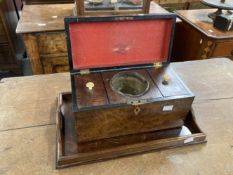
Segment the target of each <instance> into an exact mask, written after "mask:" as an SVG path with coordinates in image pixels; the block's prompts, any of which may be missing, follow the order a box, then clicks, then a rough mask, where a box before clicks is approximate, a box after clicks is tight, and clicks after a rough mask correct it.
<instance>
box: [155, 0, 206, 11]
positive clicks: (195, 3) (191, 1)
mask: <svg viewBox="0 0 233 175" xmlns="http://www.w3.org/2000/svg"><path fill="white" fill-rule="evenodd" d="M153 1H154V2H156V3H158V4H159V5H161V6H162V7H163V8H165V9H166V10H169V11H173V10H187V9H196V8H198V9H200V8H205V7H206V6H205V5H203V4H201V3H200V0H153Z"/></svg>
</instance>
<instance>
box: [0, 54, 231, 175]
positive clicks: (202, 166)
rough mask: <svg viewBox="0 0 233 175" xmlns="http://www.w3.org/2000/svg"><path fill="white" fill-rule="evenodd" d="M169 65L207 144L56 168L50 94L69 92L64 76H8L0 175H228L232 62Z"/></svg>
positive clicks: (1, 87)
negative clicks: (190, 99)
mask: <svg viewBox="0 0 233 175" xmlns="http://www.w3.org/2000/svg"><path fill="white" fill-rule="evenodd" d="M172 66H173V68H174V69H175V70H176V72H177V73H178V74H179V75H180V76H181V77H182V79H183V80H184V81H185V82H186V84H187V85H188V86H189V88H190V89H191V90H192V91H193V92H194V94H195V95H196V99H195V101H194V104H193V109H194V113H195V115H196V117H197V122H198V124H199V125H200V126H201V128H202V129H203V131H204V132H205V133H206V134H207V140H208V142H207V144H202V145H193V146H187V147H182V148H175V149H169V150H163V151H159V152H152V153H147V154H141V155H136V156H131V157H126V158H119V159H114V160H109V161H105V162H100V163H94V164H89V165H83V166H78V167H72V168H67V169H62V170H56V169H55V147H56V146H55V145H56V144H55V143H56V139H55V137H56V127H55V114H56V108H57V101H56V98H57V96H58V93H59V92H62V91H70V80H69V74H68V73H59V74H50V75H37V76H30V77H20V78H9V79H3V80H2V81H1V83H0V93H1V94H2V95H1V96H0V110H1V113H0V153H1V159H0V174H1V175H5V174H8V175H11V174H12V175H18V174H19V175H21V174H25V175H26V174H43V175H46V174H49V175H51V174H59V175H63V174H64V175H65V174H93V175H95V174H102V175H104V174H106V175H108V174H112V175H114V174H116V175H119V174H122V175H124V174H132V175H142V174H146V175H150V174H156V175H171V174H179V175H187V174H188V175H219V174H221V175H232V172H233V166H232V165H233V136H232V135H233V128H232V123H233V117H232V114H233V108H232V106H233V90H232V89H233V62H232V61H230V60H228V59H224V58H221V59H209V60H203V61H192V62H184V63H173V64H172Z"/></svg>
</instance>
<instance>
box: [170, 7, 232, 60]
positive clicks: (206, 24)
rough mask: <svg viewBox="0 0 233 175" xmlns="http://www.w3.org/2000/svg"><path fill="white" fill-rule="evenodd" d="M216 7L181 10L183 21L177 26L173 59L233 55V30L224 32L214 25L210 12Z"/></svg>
mask: <svg viewBox="0 0 233 175" xmlns="http://www.w3.org/2000/svg"><path fill="white" fill-rule="evenodd" d="M214 11H216V9H200V10H180V11H177V12H176V13H177V15H178V17H180V19H181V20H182V22H180V23H178V24H177V26H176V32H175V40H174V45H173V56H172V59H173V61H186V60H197V59H207V58H210V57H229V58H232V57H233V31H229V32H223V31H220V30H218V29H216V28H214V27H213V22H212V19H210V18H209V17H208V14H209V13H210V12H214Z"/></svg>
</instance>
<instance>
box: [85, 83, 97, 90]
mask: <svg viewBox="0 0 233 175" xmlns="http://www.w3.org/2000/svg"><path fill="white" fill-rule="evenodd" d="M86 87H87V88H88V90H90V91H91V90H92V89H93V87H95V84H94V83H93V82H88V83H86Z"/></svg>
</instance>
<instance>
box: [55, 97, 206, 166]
mask: <svg viewBox="0 0 233 175" xmlns="http://www.w3.org/2000/svg"><path fill="white" fill-rule="evenodd" d="M70 103H71V94H69V93H65V94H61V95H60V97H59V102H58V106H59V109H60V110H58V111H61V112H58V113H57V123H56V124H57V125H56V127H57V161H56V163H57V168H64V167H68V166H72V165H80V164H84V163H90V162H96V161H101V160H106V159H110V158H118V157H121V156H127V155H132V154H138V153H142V152H148V151H152V150H157V149H162V148H169V147H177V146H184V145H186V144H188V145H190V144H196V143H203V142H205V138H206V135H205V134H204V133H202V131H201V130H200V129H199V127H198V126H197V125H196V122H195V118H194V116H193V115H192V113H188V114H187V120H186V127H187V128H189V129H188V130H187V129H186V131H188V132H183V130H181V132H179V131H180V130H176V129H172V130H163V133H162V131H161V132H154V133H143V134H137V135H127V136H123V137H117V138H110V139H105V140H98V141H96V142H92V143H90V142H89V145H88V143H84V144H81V148H80V149H79V148H78V147H79V145H80V143H79V142H78V141H77V142H76V139H74V140H73V139H72V138H75V135H76V133H75V132H74V129H75V128H76V125H75V124H74V123H73V122H72V121H73V120H74V116H72V112H71V104H70ZM60 107H61V108H60ZM72 118H73V119H72ZM66 123H67V124H66ZM67 125H68V128H67V127H66V126H67ZM77 132H78V131H77ZM175 133H176V134H177V135H175ZM77 134H78V133H77ZM163 134H164V135H163ZM173 134H174V135H173ZM77 138H78V139H79V137H77ZM189 139H192V141H190V142H186V140H189ZM85 146H86V148H84V147H85ZM64 148H65V149H64ZM89 149H90V150H89ZM92 149H94V150H92ZM80 150H82V151H84V152H78V151H80ZM86 151H87V152H86Z"/></svg>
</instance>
